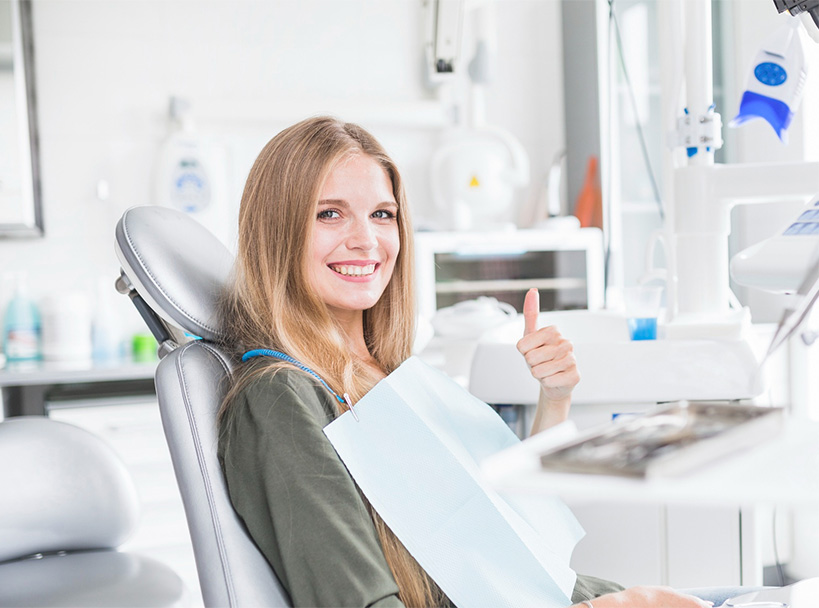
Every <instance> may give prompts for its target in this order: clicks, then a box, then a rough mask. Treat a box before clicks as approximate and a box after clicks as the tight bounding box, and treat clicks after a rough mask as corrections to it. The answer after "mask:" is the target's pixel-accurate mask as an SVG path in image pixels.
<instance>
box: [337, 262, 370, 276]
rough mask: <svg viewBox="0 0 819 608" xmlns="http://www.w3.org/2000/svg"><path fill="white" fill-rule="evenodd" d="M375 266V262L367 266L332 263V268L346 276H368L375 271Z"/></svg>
mask: <svg viewBox="0 0 819 608" xmlns="http://www.w3.org/2000/svg"><path fill="white" fill-rule="evenodd" d="M375 266H376V265H375V264H367V265H366V266H352V265H347V264H345V265H332V264H330V269H332V270H333V271H335V272H337V273H338V274H341V275H344V276H346V277H366V276H369V275H371V274H373V273H374V272H375Z"/></svg>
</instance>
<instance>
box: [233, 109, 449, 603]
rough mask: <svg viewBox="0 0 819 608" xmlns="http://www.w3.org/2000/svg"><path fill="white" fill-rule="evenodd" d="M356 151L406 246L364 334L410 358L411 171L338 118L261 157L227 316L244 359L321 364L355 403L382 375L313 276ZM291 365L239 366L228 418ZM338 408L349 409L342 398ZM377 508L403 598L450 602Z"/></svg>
mask: <svg viewBox="0 0 819 608" xmlns="http://www.w3.org/2000/svg"><path fill="white" fill-rule="evenodd" d="M353 154H364V155H366V156H368V157H370V158H372V159H374V160H375V161H376V162H378V163H379V164H380V165H381V166H382V167H383V168H384V171H385V172H386V174H387V176H388V177H389V179H390V181H391V183H392V188H393V194H394V196H395V201H396V202H397V203H398V232H399V239H400V250H399V253H398V256H397V258H396V261H395V269H394V271H393V275H392V278H391V279H390V281H389V283H388V285H387V287H386V289H385V291H384V293H383V295H382V296H381V298H380V299H379V300H378V302H377V303H376V304H375V306H373V307H372V308H371V309H369V310H366V311H364V338H365V341H366V344H367V347H368V349H369V351H370V354H371V355H372V357H373V359H374V360H375V361H376V363H377V364H378V366H379V367H380V368H381V370H382V371H383V372H384V373H387V374H388V373H390V372H391V371H393V370H394V369H395V368H396V367H398V366H399V365H400V364H401V363H402V362H403V361H404V360H405V359H406V358H407V357H409V356H410V354H411V346H412V338H413V335H414V319H415V314H414V308H415V302H414V284H413V275H414V272H413V264H414V257H413V243H412V226H411V224H410V217H409V212H408V209H407V201H406V196H405V193H404V187H403V184H402V182H401V176H400V174H399V172H398V169H397V167H396V166H395V163H394V162H393V161H392V160H391V159H390V157H389V156H388V155H387V153H386V151H385V150H384V148H383V147H382V146H381V145H380V144H379V143H378V141H376V139H375V138H374V137H373V136H372V135H371V134H370V133H368V132H367V131H365V130H364V129H362V128H361V127H359V126H357V125H354V124H350V123H344V122H341V121H339V120H337V119H335V118H330V117H317V118H310V119H307V120H304V121H302V122H300V123H298V124H296V125H293V126H292V127H289V128H287V129H285V130H284V131H282V132H281V133H279V134H278V135H276V136H275V137H274V138H273V139H272V140H270V142H268V144H267V145H266V146H265V147H264V148H263V149H262V151H261V153H260V154H259V156H258V158H257V159H256V162H255V163H254V164H253V167H252V168H251V170H250V174H249V175H248V178H247V183H246V185H245V189H244V193H243V194H242V203H241V208H240V211H239V250H238V255H237V258H236V265H235V269H234V284H233V288H232V289H231V290H229V293H228V294H227V295H226V298H225V302H224V306H223V310H222V319H223V327H224V328H225V334H226V335H227V336H230V343H229V344H225V345H224V347H225V348H226V349H228V350H232V351H233V353H234V354H235V355H236V356H237V357H238V356H239V355H241V353H243V352H245V351H247V350H251V349H256V348H271V349H276V350H280V351H283V352H285V353H287V354H288V355H290V356H291V357H293V358H295V359H296V360H298V361H300V362H301V363H303V364H304V365H306V366H307V367H309V368H311V369H312V370H313V371H315V372H316V373H317V374H318V375H319V376H321V377H322V378H323V379H324V380H325V382H327V383H328V384H329V385H330V387H332V389H333V390H334V391H336V392H337V393H338V394H339V395H341V394H343V393H349V395H350V397H351V398H352V400H353V401H354V402H355V401H357V400H358V399H360V398H361V397H363V396H364V394H366V393H367V391H369V390H370V389H371V388H372V386H373V385H374V384H375V383H376V382H377V380H378V377H377V376H375V375H374V373H373V372H372V371H371V370H370V368H368V367H367V366H366V365H364V364H363V363H362V362H361V361H360V360H358V359H357V358H356V357H355V356H354V355H353V353H352V352H351V351H350V350H349V348H348V347H347V345H346V342H345V339H344V336H343V333H342V331H341V329H340V327H339V326H338V325H337V324H336V322H335V321H334V319H333V316H332V315H331V314H330V313H329V311H328V309H327V307H326V305H325V304H324V302H323V301H322V300H321V299H320V298H319V296H318V295H317V294H316V293H315V292H314V291H313V289H312V288H311V286H310V281H308V280H307V271H308V270H307V264H308V259H309V256H308V254H309V247H310V243H311V242H312V231H313V227H314V225H315V219H316V210H317V205H318V200H319V196H320V194H321V190H322V188H323V186H324V183H325V181H326V180H327V178H328V176H329V174H330V173H331V172H332V170H333V169H334V167H335V166H336V165H337V164H338V163H339V162H340V161H342V160H343V159H345V158H347V157H349V156H350V155H353ZM281 367H282V363H280V362H278V361H277V360H275V359H269V358H266V357H265V358H264V360H263V361H260V360H258V359H257V360H254V361H253V363H247V364H243V365H239V367H238V368H237V370H236V372H235V373H234V378H233V385H232V387H231V389H230V391H229V393H228V396H227V398H226V399H225V402H224V404H223V406H222V410H221V412H220V417H222V416H224V415H225V414H226V413H227V412H229V409H230V405H231V403H232V402H233V400H234V399H235V397H236V396H237V395H238V393H239V392H241V390H242V389H243V388H244V387H245V386H247V384H248V383H249V382H251V381H252V380H253V379H255V378H257V377H258V376H260V375H261V374H265V373H270V372H272V371H274V370H276V369H278V368H281ZM336 407H337V408H341V409H343V406H340V404H338V403H336ZM337 413H338V411H337ZM370 514H371V516H372V518H373V522H374V524H375V528H376V530H377V532H378V536H379V539H380V541H381V545H382V548H383V549H384V554H385V556H386V558H387V563H388V564H389V566H390V569H391V570H392V573H393V575H394V577H395V579H396V582H397V583H398V587H399V597H400V598H401V600H402V601H403V602H404V603H405V604H406V605H407V606H433V605H437V604H439V603H441V602H443V601H445V600H444V599H443V596H442V595H441V594H440V590H438V588H437V586H436V585H435V584H434V583H433V582H432V581H431V580H430V579H429V577H428V576H427V575H426V573H425V572H424V571H423V569H422V568H421V567H420V566H419V565H418V564H417V563H416V562H415V560H413V558H412V557H411V556H410V555H409V553H408V552H407V550H406V549H405V548H404V547H403V545H402V544H401V543H400V541H398V539H397V538H396V537H395V535H394V534H393V533H392V531H391V530H390V529H389V528H388V527H387V526H386V525H385V524H384V522H383V521H382V520H381V518H380V517H379V516H378V515H377V514H376V513H375V512H374V511H373V510H372V509H370Z"/></svg>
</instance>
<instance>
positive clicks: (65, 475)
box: [0, 416, 139, 562]
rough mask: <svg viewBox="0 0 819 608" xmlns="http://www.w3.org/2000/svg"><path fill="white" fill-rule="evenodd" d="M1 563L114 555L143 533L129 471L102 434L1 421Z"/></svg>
mask: <svg viewBox="0 0 819 608" xmlns="http://www.w3.org/2000/svg"><path fill="white" fill-rule="evenodd" d="M0 488H3V490H2V491H0V522H2V524H0V562H4V561H6V560H13V559H18V558H21V557H26V556H30V555H34V554H38V553H43V554H45V553H52V552H55V551H89V550H95V549H114V548H116V547H118V546H119V545H121V544H122V543H123V542H125V540H126V539H127V538H128V537H129V536H130V535H131V533H132V532H133V531H134V529H135V528H136V524H137V521H138V519H139V498H138V496H137V491H136V487H135V486H134V482H133V480H132V479H131V476H130V474H129V473H128V470H127V469H126V467H125V464H124V463H123V462H122V460H120V458H119V457H118V456H117V455H116V453H115V452H114V450H113V449H112V448H111V447H110V446H108V444H106V443H105V442H104V441H103V440H102V439H100V438H99V437H97V436H96V435H94V434H92V433H90V432H88V431H86V430H85V429H81V428H79V427H76V426H74V425H71V424H66V423H64V422H58V421H56V420H51V419H50V418H46V417H43V416H31V417H20V418H9V419H8V420H4V421H3V422H0Z"/></svg>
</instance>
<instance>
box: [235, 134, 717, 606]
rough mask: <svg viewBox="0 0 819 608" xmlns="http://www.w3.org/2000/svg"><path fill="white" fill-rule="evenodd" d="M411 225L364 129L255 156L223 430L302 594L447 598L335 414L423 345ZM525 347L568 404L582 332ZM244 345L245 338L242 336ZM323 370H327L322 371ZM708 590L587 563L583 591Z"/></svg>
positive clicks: (300, 601) (653, 596)
mask: <svg viewBox="0 0 819 608" xmlns="http://www.w3.org/2000/svg"><path fill="white" fill-rule="evenodd" d="M413 263H414V261H413V250H412V228H411V225H410V218H409V213H408V208H407V201H406V198H405V196H404V190H403V186H402V183H401V177H400V174H399V172H398V170H397V168H396V166H395V164H394V163H393V162H392V161H391V160H390V159H389V157H388V156H387V154H386V152H385V151H384V150H383V148H382V147H381V146H380V145H379V144H378V143H377V142H376V140H375V139H374V138H373V137H372V136H371V135H370V134H369V133H367V132H366V131H364V130H363V129H361V128H360V127H357V126H355V125H351V124H345V123H342V122H339V121H337V120H335V119H332V118H313V119H309V120H306V121H303V122H301V123H299V124H296V125H294V126H292V127H290V128H288V129H286V130H285V131H283V132H281V133H280V134H278V135H277V136H276V137H274V138H273V139H272V140H271V141H270V142H269V143H268V144H267V146H266V147H265V148H264V149H263V150H262V152H261V154H260V155H259V157H258V159H257V160H256V162H255V164H254V165H253V168H252V169H251V171H250V174H249V177H248V180H247V184H246V187H245V191H244V194H243V196H242V205H241V210H240V215H239V252H238V257H237V263H236V279H235V286H234V289H233V291H232V293H231V294H230V296H229V297H228V299H227V302H226V305H225V307H224V320H225V324H226V327H227V330H228V331H227V335H229V336H231V338H232V339H235V343H234V344H233V347H234V348H238V350H237V351H236V354H237V356H239V355H241V354H242V353H244V352H245V351H250V350H253V349H275V351H279V352H281V353H285V354H286V355H287V356H289V357H291V358H292V359H293V360H295V361H297V362H298V363H299V364H300V365H301V366H303V367H306V368H309V369H310V370H312V372H313V374H311V373H307V372H305V371H303V369H302V368H300V367H297V365H295V364H293V363H288V362H284V361H282V360H281V359H278V358H274V357H256V358H251V359H249V360H248V361H247V362H246V363H244V364H243V365H241V366H240V367H239V368H238V369H237V371H236V374H235V378H234V385H233V387H232V389H231V391H230V393H229V395H228V397H227V399H226V401H225V404H224V407H223V410H222V412H221V437H220V445H219V453H220V458H221V459H222V463H223V467H224V471H225V475H226V478H227V482H228V487H229V491H230V495H231V499H232V501H233V504H234V506H235V508H236V510H237V512H238V513H239V514H240V516H241V517H242V519H243V520H244V522H245V524H246V525H247V527H248V530H249V532H250V534H251V536H252V537H253V538H254V540H255V541H256V543H257V545H258V546H259V548H260V549H261V550H262V552H263V553H264V555H265V556H266V557H267V559H268V561H269V562H270V564H271V565H272V567H273V569H274V571H275V572H276V574H277V575H278V577H279V579H280V580H281V582H282V584H283V585H284V587H285V589H286V590H287V591H288V593H289V594H290V597H291V598H292V601H293V603H294V605H296V606H301V605H307V606H352V605H361V606H401V605H406V606H448V605H450V602H449V600H448V599H447V598H446V596H445V595H444V594H443V593H442V592H441V590H440V589H439V588H438V587H437V585H436V584H435V582H434V581H432V580H431V579H430V578H429V577H428V576H427V575H426V573H425V572H424V571H423V569H422V568H421V567H420V566H419V565H418V564H417V563H416V562H415V561H414V560H413V558H412V557H411V556H410V555H409V553H408V552H407V551H406V549H405V548H404V547H403V545H402V544H401V543H400V541H399V540H398V539H397V538H396V537H395V536H394V535H393V534H392V532H391V531H390V529H389V528H387V526H386V525H385V524H384V522H383V521H382V520H381V519H380V518H379V516H378V514H377V513H375V512H374V511H373V510H372V509H371V508H370V507H369V505H368V504H367V502H366V501H365V499H364V498H363V497H362V496H361V495H360V494H359V493H358V491H357V489H356V486H355V484H354V482H353V480H352V478H351V477H350V476H349V474H348V473H347V470H346V469H345V468H344V465H343V464H342V463H341V461H340V460H339V458H338V456H337V455H336V453H335V451H334V450H333V448H332V446H331V445H330V443H329V441H328V440H327V439H326V437H325V436H324V434H323V432H322V428H323V427H324V426H325V425H326V424H328V423H329V422H330V421H331V420H333V418H334V417H335V416H337V415H339V414H340V413H342V412H343V411H345V410H346V409H347V403H349V402H352V403H355V402H356V401H358V400H359V399H360V398H361V397H362V396H363V395H364V394H365V393H367V391H368V390H369V389H370V388H372V386H374V385H375V384H376V383H377V382H378V381H379V380H381V379H382V378H384V377H385V376H386V375H387V374H389V373H390V372H391V371H393V370H394V369H395V368H397V367H398V366H399V365H400V364H401V363H402V362H403V361H404V360H405V359H406V358H407V357H409V356H410V348H411V343H412V338H413V318H414V314H413V311H414V294H413V279H412V276H413ZM536 306H537V305H536V303H535V302H534V300H533V295H529V296H527V305H526V308H527V314H526V319H527V321H526V332H525V336H524V338H522V339H521V341H520V342H519V344H518V348H519V349H520V350H521V352H522V354H523V355H524V356H525V357H526V360H527V362H528V363H529V364H530V367H531V369H532V373H533V375H535V377H536V378H538V380H539V381H540V382H541V385H542V386H543V390H542V393H541V399H540V403H539V405H538V413H537V415H536V429H535V430H541V429H542V428H546V427H547V426H549V425H551V424H554V423H556V422H560V421H562V420H564V419H565V418H566V415H567V413H568V408H569V403H570V396H571V390H572V388H573V387H574V386H575V384H577V381H578V379H579V376H578V375H577V369H576V366H575V363H574V357H573V355H572V352H571V345H570V344H568V342H566V341H565V340H564V339H562V338H561V337H560V335H559V333H557V332H556V331H555V330H554V328H543V329H541V330H536V329H535V326H534V318H535V317H536V310H537V308H536ZM236 345H238V347H237V346H236ZM317 378H320V380H318V379H317ZM588 600H593V606H594V608H606V607H607V606H630V607H640V606H662V607H664V608H674V607H676V606H679V607H685V608H693V607H701V606H709V605H710V602H704V601H701V600H699V599H697V598H694V597H691V596H684V595H682V594H678V593H676V592H674V591H672V590H670V589H665V588H632V589H628V590H622V587H620V586H618V585H615V584H614V583H609V582H607V581H601V580H599V579H594V578H591V577H583V576H579V577H578V582H577V585H576V587H575V591H574V594H573V598H572V601H575V602H584V601H586V603H585V604H583V605H586V606H588V605H589V603H588Z"/></svg>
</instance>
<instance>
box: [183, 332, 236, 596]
mask: <svg viewBox="0 0 819 608" xmlns="http://www.w3.org/2000/svg"><path fill="white" fill-rule="evenodd" d="M193 344H200V346H202V347H204V348H205V349H206V350H208V351H210V353H211V354H213V355H215V356H216V359H217V361H218V362H219V363H220V364H221V365H222V367H223V369H224V370H225V372H227V373H230V370H229V369H228V368H227V366H226V365H225V363H224V361H222V359H221V357H220V356H218V354H217V353H216V351H215V350H214V349H213V348H211V347H210V346H209V345H207V344H203V343H201V342H198V341H197V342H191V343H189V344H187V345H185V346H184V347H182V350H181V352H180V353H179V356H178V357H177V360H176V370H177V375H178V377H179V379H180V381H181V382H180V383H181V385H182V387H183V393H184V395H183V397H184V400H185V413H186V415H187V418H188V425H189V427H190V430H191V432H192V434H193V435H194V439H195V441H194V445H195V447H196V458H197V460H198V461H199V466H200V469H201V470H202V471H204V473H205V474H204V475H202V481H203V482H204V486H205V491H206V493H207V496H208V509H209V511H210V513H211V518H212V521H213V522H214V527H215V530H214V531H215V532H216V544H217V546H218V548H219V558H220V561H221V562H222V566H223V572H224V573H225V585H226V587H227V592H228V601H229V602H230V605H234V603H235V599H236V598H235V591H234V589H233V581H232V579H231V577H230V576H229V572H230V564H229V563H228V560H227V553H226V551H225V547H224V541H223V539H222V535H221V525H220V522H219V514H218V512H217V511H216V509H214V506H213V502H214V499H213V496H214V495H213V488H212V487H211V484H210V473H209V470H208V466H207V462H206V461H205V458H204V456H203V453H202V445H201V442H200V437H199V432H198V428H197V426H196V417H195V414H194V413H193V408H192V407H191V405H190V404H191V399H190V395H189V393H188V384H187V382H186V381H185V372H184V370H183V369H182V357H183V356H184V355H185V354H186V351H187V350H188V347H190V346H192V345H193Z"/></svg>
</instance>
